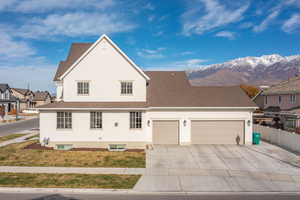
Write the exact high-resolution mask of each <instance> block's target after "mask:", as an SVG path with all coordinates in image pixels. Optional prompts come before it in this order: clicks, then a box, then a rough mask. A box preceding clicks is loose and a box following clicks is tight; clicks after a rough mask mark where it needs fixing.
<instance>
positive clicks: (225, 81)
mask: <svg viewBox="0 0 300 200" xmlns="http://www.w3.org/2000/svg"><path fill="white" fill-rule="evenodd" d="M187 73H188V76H189V78H190V80H191V81H192V83H193V84H196V85H238V84H252V85H272V84H276V83H278V82H280V81H282V80H286V79H288V78H290V77H293V76H295V75H298V74H300V55H294V56H286V57H284V56H280V55H278V54H273V55H264V56H261V57H244V58H237V59H234V60H231V61H228V62H225V63H221V64H213V65H208V66H204V67H200V68H197V69H192V70H188V71H187Z"/></svg>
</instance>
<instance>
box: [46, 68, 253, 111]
mask: <svg viewBox="0 0 300 200" xmlns="http://www.w3.org/2000/svg"><path fill="white" fill-rule="evenodd" d="M145 73H146V75H147V76H149V77H150V82H149V85H148V87H147V102H58V103H53V104H48V105H45V106H41V107H40V108H146V107H165V108H168V107H169V108H170V107H186V108H188V107H200V108H201V107H228V108H239V107H257V106H256V105H255V104H254V103H253V102H252V101H251V100H250V98H249V97H248V96H247V95H246V94H245V93H244V92H243V90H242V89H241V88H240V87H239V86H231V87H215V86H213V87H210V86H205V87H196V86H191V85H190V83H189V81H188V78H187V76H186V74H185V72H178V71H176V72H175V71H173V72H170V71H146V72H145Z"/></svg>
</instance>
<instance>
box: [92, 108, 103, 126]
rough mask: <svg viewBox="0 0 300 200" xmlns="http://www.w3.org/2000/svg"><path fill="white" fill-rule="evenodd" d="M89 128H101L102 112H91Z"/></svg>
mask: <svg viewBox="0 0 300 200" xmlns="http://www.w3.org/2000/svg"><path fill="white" fill-rule="evenodd" d="M90 115H91V118H90V120H91V128H102V112H91V114H90Z"/></svg>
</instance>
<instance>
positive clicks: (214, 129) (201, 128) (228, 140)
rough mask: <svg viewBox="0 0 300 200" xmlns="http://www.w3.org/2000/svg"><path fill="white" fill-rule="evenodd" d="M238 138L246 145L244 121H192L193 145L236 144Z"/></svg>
mask: <svg viewBox="0 0 300 200" xmlns="http://www.w3.org/2000/svg"><path fill="white" fill-rule="evenodd" d="M237 136H239V137H240V139H241V142H240V143H241V144H242V143H244V121H217V120H215V121H204V120H203V121H192V123H191V143H192V144H236V138H237Z"/></svg>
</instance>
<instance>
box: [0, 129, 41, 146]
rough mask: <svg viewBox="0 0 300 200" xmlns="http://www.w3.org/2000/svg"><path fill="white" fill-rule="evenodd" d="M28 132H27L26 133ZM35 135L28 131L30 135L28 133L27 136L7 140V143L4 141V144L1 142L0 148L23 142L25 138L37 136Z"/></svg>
mask: <svg viewBox="0 0 300 200" xmlns="http://www.w3.org/2000/svg"><path fill="white" fill-rule="evenodd" d="M28 132H29V131H27V133H28ZM37 134H38V132H37V131H30V133H28V134H26V135H24V136H21V137H18V138H15V139H12V140H7V141H4V142H1V143H0V147H4V146H6V145H9V144H14V143H20V142H24V141H25V140H26V138H29V137H31V136H34V135H37Z"/></svg>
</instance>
